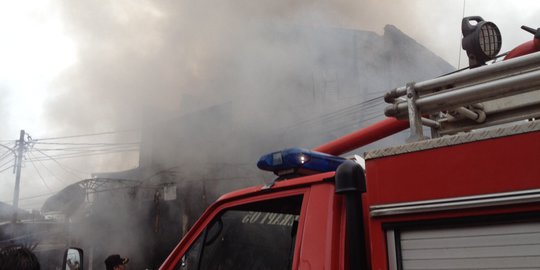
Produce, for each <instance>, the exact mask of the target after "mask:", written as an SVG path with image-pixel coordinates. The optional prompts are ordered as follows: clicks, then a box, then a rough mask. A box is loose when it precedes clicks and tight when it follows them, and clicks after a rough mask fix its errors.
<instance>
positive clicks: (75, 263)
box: [62, 247, 83, 270]
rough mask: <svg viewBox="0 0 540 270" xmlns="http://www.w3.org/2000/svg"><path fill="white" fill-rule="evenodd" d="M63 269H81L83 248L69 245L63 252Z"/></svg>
mask: <svg viewBox="0 0 540 270" xmlns="http://www.w3.org/2000/svg"><path fill="white" fill-rule="evenodd" d="M62 265H63V268H62V269H63V270H83V250H82V249H80V248H76V247H70V248H68V249H66V251H65V252H64V261H63V263H62Z"/></svg>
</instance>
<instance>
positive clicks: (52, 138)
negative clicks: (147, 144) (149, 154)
mask: <svg viewBox="0 0 540 270" xmlns="http://www.w3.org/2000/svg"><path fill="white" fill-rule="evenodd" d="M136 131H137V132H138V131H140V130H139V129H126V130H118V131H108V132H99V133H89V134H79V135H71V136H62V137H50V138H40V139H34V141H45V140H59V139H70V138H80V137H91V136H100V135H111V134H119V133H129V132H136Z"/></svg>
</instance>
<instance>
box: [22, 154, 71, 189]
mask: <svg viewBox="0 0 540 270" xmlns="http://www.w3.org/2000/svg"><path fill="white" fill-rule="evenodd" d="M29 155H32V157H33V160H34V161H37V162H39V164H41V166H42V167H43V168H45V170H47V171H48V172H49V174H51V175H52V176H53V177H54V178H55V179H56V180H58V182H60V183H61V184H65V182H64V181H63V180H62V179H60V178H59V177H58V176H56V174H55V173H53V172H52V171H51V170H50V169H49V168H48V167H47V166H45V164H43V162H41V161H40V160H37V158H36V155H34V153H32V152H30V153H29Z"/></svg>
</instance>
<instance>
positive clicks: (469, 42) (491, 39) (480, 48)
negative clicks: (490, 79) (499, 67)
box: [461, 16, 502, 68]
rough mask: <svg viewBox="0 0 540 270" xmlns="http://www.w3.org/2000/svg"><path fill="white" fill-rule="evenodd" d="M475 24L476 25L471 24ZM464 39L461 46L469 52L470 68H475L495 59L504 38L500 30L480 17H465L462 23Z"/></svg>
mask: <svg viewBox="0 0 540 270" xmlns="http://www.w3.org/2000/svg"><path fill="white" fill-rule="evenodd" d="M471 22H475V23H471ZM461 33H462V34H463V39H462V41H461V46H462V47H463V49H464V50H465V51H467V56H468V57H469V66H470V67H471V68H475V67H478V66H481V65H484V64H485V62H486V61H489V60H492V59H494V58H495V57H496V56H497V54H498V53H499V51H500V50H501V45H502V38H501V32H500V31H499V28H497V26H496V25H495V24H494V23H492V22H487V21H484V19H482V17H480V16H471V17H465V18H463V20H462V21H461Z"/></svg>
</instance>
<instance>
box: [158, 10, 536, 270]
mask: <svg viewBox="0 0 540 270" xmlns="http://www.w3.org/2000/svg"><path fill="white" fill-rule="evenodd" d="M523 28H524V29H525V30H527V31H530V32H532V33H533V34H535V37H534V38H533V40H531V41H530V42H527V43H525V44H523V45H521V46H519V47H517V48H516V49H514V50H513V51H511V52H510V53H508V54H507V55H506V58H505V59H504V61H498V62H494V63H491V64H487V65H486V64H485V62H486V61H491V60H493V59H494V58H495V57H496V56H497V54H498V52H499V50H500V45H501V36H500V33H499V31H498V29H497V28H496V26H495V25H494V24H493V23H491V22H486V21H483V20H482V18H480V17H468V18H465V19H464V20H463V24H462V30H463V34H464V39H463V42H462V43H463V44H462V45H463V47H464V49H465V50H467V54H468V56H469V60H470V67H471V68H470V69H468V70H465V71H460V72H456V73H453V74H449V75H446V76H443V77H439V78H435V79H432V80H427V81H422V82H417V83H409V84H407V85H405V86H403V87H399V88H396V89H394V90H392V91H390V92H389V93H387V94H386V96H385V100H386V101H387V102H388V103H390V105H388V107H387V108H386V110H385V114H386V116H388V117H389V118H387V119H386V120H383V121H381V122H379V123H376V124H375V125H372V126H369V127H367V128H364V129H361V130H359V131H357V132H354V133H351V134H349V135H346V136H344V137H342V138H339V139H337V140H335V141H332V142H329V143H327V144H324V145H321V146H319V147H316V148H314V149H312V150H305V149H298V148H292V149H286V150H283V151H277V152H274V153H271V154H268V155H265V156H263V157H261V160H260V161H259V163H258V166H259V168H261V169H264V170H269V171H272V172H274V173H275V174H276V175H277V179H276V180H275V181H274V182H273V183H272V184H270V185H264V186H256V187H251V188H247V189H244V190H240V191H236V192H232V193H229V194H226V195H224V196H222V197H221V198H220V199H219V200H218V201H216V202H215V203H214V204H213V205H211V206H210V207H209V208H208V209H207V210H206V212H205V213H204V214H203V215H202V217H201V218H200V219H199V221H198V222H197V223H196V224H195V225H194V226H193V228H192V229H191V230H190V231H189V232H188V233H187V235H186V236H185V237H184V238H183V239H182V241H181V242H180V244H179V245H178V246H177V247H176V248H175V249H174V250H173V251H172V253H171V254H170V256H169V257H168V258H167V260H166V261H165V262H164V263H163V265H162V266H161V269H190V270H192V269H540V164H539V161H540V122H539V121H535V119H536V118H537V117H539V116H540V91H539V90H538V89H540V53H537V52H536V51H538V49H540V31H537V30H535V29H531V28H528V27H523ZM406 128H410V132H411V136H410V137H409V139H408V140H407V143H406V144H403V145H399V146H395V147H389V148H385V149H379V150H374V151H369V152H367V153H365V154H364V155H363V157H359V156H357V155H351V157H340V155H344V154H347V153H350V152H351V151H353V150H354V149H357V148H358V147H360V146H363V145H366V144H368V143H371V142H373V141H376V140H379V139H381V138H383V137H386V136H389V135H392V134H395V133H397V132H399V131H401V130H404V129H406ZM425 133H430V136H429V137H428V136H426V135H425ZM364 160H365V161H364ZM364 163H365V164H364Z"/></svg>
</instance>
